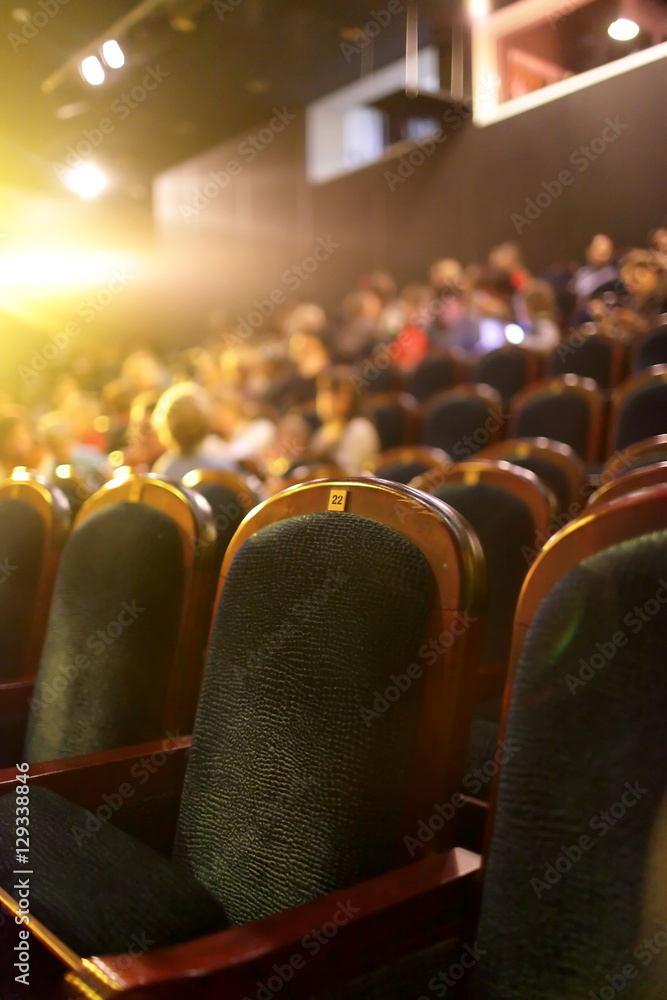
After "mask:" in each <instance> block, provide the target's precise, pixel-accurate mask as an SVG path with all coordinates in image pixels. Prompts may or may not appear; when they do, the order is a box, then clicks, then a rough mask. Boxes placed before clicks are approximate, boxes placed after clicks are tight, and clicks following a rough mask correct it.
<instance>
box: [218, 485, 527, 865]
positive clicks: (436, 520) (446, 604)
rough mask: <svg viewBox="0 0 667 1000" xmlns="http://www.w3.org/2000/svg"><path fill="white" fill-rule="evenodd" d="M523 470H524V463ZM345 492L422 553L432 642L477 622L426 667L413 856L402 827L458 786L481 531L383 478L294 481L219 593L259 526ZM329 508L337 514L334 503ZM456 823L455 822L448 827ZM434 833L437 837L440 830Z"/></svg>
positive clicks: (475, 645) (477, 619) (350, 503)
mask: <svg viewBox="0 0 667 1000" xmlns="http://www.w3.org/2000/svg"><path fill="white" fill-rule="evenodd" d="M522 471H523V470H522ZM335 489H336V490H344V491H346V492H347V506H346V508H345V509H346V512H348V513H354V514H359V515H361V516H362V517H368V518H371V519H372V520H374V521H379V522H380V523H381V524H386V525H387V526H388V527H390V528H393V530H394V531H397V532H399V534H401V535H403V536H404V537H406V538H408V539H409V540H410V541H411V542H412V543H413V544H414V545H416V546H417V548H418V549H419V550H420V551H421V552H422V553H423V555H424V557H425V558H426V560H427V561H428V563H429V565H430V567H431V570H432V572H433V576H434V580H435V584H436V588H435V594H434V599H433V608H432V614H431V620H430V623H429V632H428V635H427V636H426V637H425V638H426V641H427V643H428V642H431V643H434V644H435V645H436V647H437V648H438V650H440V649H441V647H444V645H445V644H444V642H442V637H443V635H445V634H447V635H449V634H452V635H457V633H458V632H459V631H460V629H459V627H458V626H457V625H456V626H455V622H457V621H458V619H459V617H460V615H461V614H463V615H465V614H466V613H467V614H468V616H469V620H471V621H472V624H471V625H470V626H469V627H468V628H466V629H465V630H463V634H462V635H460V636H457V638H456V641H454V642H453V643H452V644H451V645H450V646H449V647H447V648H444V649H443V650H442V651H440V652H438V658H437V660H436V661H435V663H433V664H432V665H430V666H429V667H428V668H427V669H425V670H424V673H423V678H424V679H423V684H422V698H421V710H420V719H419V723H418V727H417V733H418V737H417V744H416V747H415V753H414V760H413V765H412V780H411V781H410V782H409V783H408V784H409V787H410V796H411V798H410V800H409V801H408V802H407V803H406V808H405V814H404V818H403V822H402V833H401V837H400V838H399V840H400V843H399V851H400V856H401V857H402V858H404V859H405V860H407V859H408V857H409V855H408V854H407V849H406V847H405V844H404V843H403V835H408V834H410V835H412V834H414V830H415V829H416V826H417V824H418V822H419V820H421V819H423V818H424V816H427V817H428V816H429V815H430V814H431V812H432V810H433V807H434V804H435V803H438V802H445V801H447V800H448V799H449V798H450V797H451V796H452V795H453V794H454V793H456V792H457V791H459V788H460V780H461V778H462V775H463V766H464V763H465V753H466V747H467V740H468V730H469V726H470V719H471V716H472V709H473V701H474V696H475V685H476V667H477V663H478V657H479V644H480V641H481V636H482V632H483V627H484V622H485V615H486V565H485V562H484V555H483V553H482V549H481V546H480V544H479V541H478V539H477V536H476V535H475V533H474V532H473V531H472V529H471V528H470V526H469V525H468V524H467V522H465V521H464V520H463V518H462V517H460V515H459V514H458V513H456V511H454V510H453V508H452V507H450V506H449V505H448V504H445V503H442V502H441V501H440V500H437V499H436V498H434V497H430V496H426V495H425V494H423V493H420V492H417V491H416V490H414V489H411V488H410V487H408V486H403V485H401V484H399V483H390V482H386V481H384V480H381V479H355V478H350V479H336V480H333V479H327V480H320V481H315V482H310V483H305V484H303V485H300V486H293V487H291V488H290V489H287V490H284V491H283V492H282V493H279V494H277V495H276V496H274V497H271V498H270V499H269V500H266V501H264V503H263V504H260V506H259V507H256V508H255V510H254V511H253V512H252V513H251V514H250V515H249V516H248V517H247V518H246V519H245V520H244V521H243V522H242V523H241V525H240V526H239V529H238V531H237V532H236V534H235V535H234V537H233V539H232V541H231V543H230V545H229V548H228V549H227V552H226V554H225V558H224V561H223V564H222V569H221V573H220V582H219V586H218V601H220V600H221V595H222V592H223V588H224V583H225V580H226V577H227V574H228V572H229V567H230V566H231V564H232V562H233V560H234V557H235V555H236V553H237V552H238V550H239V549H240V548H241V546H242V545H243V544H244V543H245V542H246V541H247V540H248V539H249V538H250V537H251V536H252V535H254V534H255V533H256V532H257V531H259V530H261V529H262V528H265V527H267V526H268V525H270V524H274V523H276V522H277V521H282V520H284V519H285V518H289V517H294V516H296V515H298V514H306V513H312V512H315V511H326V510H327V508H328V503H329V497H330V494H331V491H332V490H335ZM330 516H332V517H339V516H340V514H338V513H337V512H335V511H331V512H330ZM450 827H452V829H450ZM452 833H453V824H448V826H447V827H446V828H445V831H443V840H442V841H441V842H440V843H435V842H431V845H427V846H426V847H425V848H424V850H425V851H428V850H430V849H433V848H435V849H445V848H448V847H452V846H454V844H453V842H452V839H451V838H452ZM434 841H435V838H434Z"/></svg>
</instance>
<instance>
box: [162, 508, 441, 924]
mask: <svg viewBox="0 0 667 1000" xmlns="http://www.w3.org/2000/svg"><path fill="white" fill-rule="evenodd" d="M433 586H434V582H433V577H432V573H431V570H430V567H429V565H428V563H427V561H426V559H425V558H424V556H423V555H422V553H421V552H420V551H419V550H418V549H417V548H416V547H415V546H414V545H413V544H412V542H410V541H409V540H408V539H406V538H405V537H404V536H403V535H400V534H398V533H397V532H395V531H394V530H392V529H391V528H389V527H387V526H386V525H383V524H379V523H377V522H376V521H373V520H370V519H368V518H365V517H361V516H358V515H356V514H351V513H327V512H318V513H312V514H303V515H299V516H296V517H292V518H289V519H286V520H283V521H280V522H277V523H275V524H272V525H270V526H268V527H265V528H263V529H261V530H260V531H258V532H257V533H256V534H255V535H253V536H252V537H251V538H250V539H249V540H248V541H246V542H245V544H244V545H243V546H242V547H241V549H240V550H239V551H238V553H237V554H236V556H235V558H234V560H233V562H232V565H231V567H230V570H229V574H228V576H227V579H226V582H225V587H224V590H223V594H222V597H221V600H220V604H219V607H218V612H217V616H216V621H215V625H214V630H213V634H212V639H211V645H210V649H209V658H208V664H207V668H206V674H205V679H204V685H203V690H202V697H201V701H200V706H199V712H198V715H197V720H196V724H195V730H194V734H193V741H192V751H191V756H190V761H189V764H188V770H187V774H186V780H185V785H184V790H183V798H182V804H181V814H180V819H179V829H178V834H177V844H176V852H175V858H176V860H177V861H178V862H179V863H180V864H182V865H184V866H185V867H186V868H187V869H188V870H190V871H191V872H192V874H194V875H195V876H196V877H197V878H198V879H199V881H200V882H202V883H203V884H204V885H205V886H206V887H207V888H208V889H210V890H211V891H212V892H213V893H214V895H216V896H217V898H218V899H219V900H220V901H221V903H222V904H223V906H224V908H225V911H226V913H227V914H228V916H229V917H230V919H231V920H232V922H234V923H241V922H244V921H247V920H251V919H254V918H258V917H261V916H265V915H267V914H271V913H275V912H277V911H280V910H283V909H286V908H289V907H292V906H296V905H298V904H300V903H303V902H305V901H306V900H309V899H312V898H315V897H317V896H320V895H323V894H325V893H327V892H331V891H333V890H335V889H337V888H341V887H343V886H347V885H352V884H354V883H355V882H358V881H360V880H363V879H366V878H370V877H373V876H375V875H377V874H379V873H381V872H383V871H385V870H386V869H387V868H388V867H390V866H391V865H392V864H394V863H396V861H397V858H398V855H397V847H398V841H399V833H400V828H399V822H400V815H401V810H402V807H403V803H404V799H405V792H406V785H407V782H408V779H409V772H410V766H411V755H412V751H413V743H414V738H415V727H416V719H417V711H418V707H419V703H420V691H421V679H420V678H415V679H414V680H412V681H411V683H410V684H409V685H407V689H406V690H404V691H399V690H398V689H397V688H396V687H395V686H394V682H393V680H392V675H393V676H394V677H395V676H397V675H399V674H405V673H406V670H407V668H408V667H409V666H410V664H412V663H420V662H421V661H420V659H419V649H420V646H421V645H422V643H423V641H424V637H425V635H426V632H427V623H428V620H429V614H430V608H431V604H432V598H433ZM403 686H404V687H405V683H404V682H403ZM387 691H389V694H388V696H387V698H386V699H385V692H387ZM395 696H396V697H395Z"/></svg>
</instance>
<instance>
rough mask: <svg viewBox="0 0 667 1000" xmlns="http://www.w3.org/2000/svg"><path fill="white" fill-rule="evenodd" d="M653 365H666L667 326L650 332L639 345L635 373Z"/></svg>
mask: <svg viewBox="0 0 667 1000" xmlns="http://www.w3.org/2000/svg"><path fill="white" fill-rule="evenodd" d="M653 365H667V325H665V326H659V327H658V328H657V329H656V330H652V331H651V333H649V334H647V336H646V337H644V339H643V340H642V342H641V344H640V345H639V350H638V351H637V360H636V362H635V371H643V370H644V368H652V367H653Z"/></svg>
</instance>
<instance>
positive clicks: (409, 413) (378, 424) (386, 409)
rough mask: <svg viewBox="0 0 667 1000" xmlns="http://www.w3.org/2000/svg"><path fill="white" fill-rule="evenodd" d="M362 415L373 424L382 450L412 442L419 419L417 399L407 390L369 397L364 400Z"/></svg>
mask: <svg viewBox="0 0 667 1000" xmlns="http://www.w3.org/2000/svg"><path fill="white" fill-rule="evenodd" d="M363 415H364V416H365V417H366V418H367V419H368V420H370V421H371V422H372V423H373V424H374V425H375V429H376V430H377V432H378V437H379V439H380V447H381V449H382V451H387V450H388V449H389V448H398V447H400V446H402V445H409V444H412V442H413V441H414V440H415V437H416V434H417V428H418V425H419V421H420V419H421V413H420V408H419V405H418V404H417V401H416V400H415V398H414V397H413V396H411V395H409V393H407V392H387V393H381V394H377V395H373V396H371V397H369V398H368V399H367V400H366V401H365V402H364V405H363Z"/></svg>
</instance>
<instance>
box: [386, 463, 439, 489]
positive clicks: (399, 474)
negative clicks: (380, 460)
mask: <svg viewBox="0 0 667 1000" xmlns="http://www.w3.org/2000/svg"><path fill="white" fill-rule="evenodd" d="M429 468H430V466H429V465H424V463H423V462H390V463H389V465H381V466H380V468H379V469H376V470H375V475H376V476H377V477H378V479H388V480H390V482H392V483H404V484H405V485H407V484H408V483H411V482H412V480H413V479H416V478H417V476H422V475H423V474H424V473H425V472H428V470H429Z"/></svg>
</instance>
